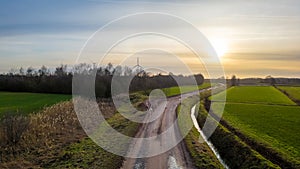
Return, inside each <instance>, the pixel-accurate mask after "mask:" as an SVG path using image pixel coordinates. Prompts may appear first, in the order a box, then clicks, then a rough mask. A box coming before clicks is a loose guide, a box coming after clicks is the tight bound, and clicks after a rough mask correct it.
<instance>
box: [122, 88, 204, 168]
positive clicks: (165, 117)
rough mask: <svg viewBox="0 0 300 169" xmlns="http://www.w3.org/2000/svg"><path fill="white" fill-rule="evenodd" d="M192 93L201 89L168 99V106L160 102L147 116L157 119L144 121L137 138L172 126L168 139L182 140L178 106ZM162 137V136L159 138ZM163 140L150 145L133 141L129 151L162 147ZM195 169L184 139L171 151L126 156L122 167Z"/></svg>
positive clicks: (154, 133)
mask: <svg viewBox="0 0 300 169" xmlns="http://www.w3.org/2000/svg"><path fill="white" fill-rule="evenodd" d="M200 92H201V91H200ZM192 95H199V91H195V92H191V93H187V94H183V95H182V97H180V96H175V97H170V98H168V99H167V101H168V102H167V105H166V108H163V106H161V105H160V104H159V103H158V105H156V106H155V107H154V108H153V111H152V113H149V115H148V114H147V115H146V117H145V118H151V117H150V116H153V115H155V116H156V117H158V118H157V119H156V120H154V121H152V122H150V123H144V124H143V125H142V127H141V128H140V130H139V132H138V133H137V134H136V136H135V137H136V138H147V137H153V136H157V135H159V134H161V133H162V132H164V131H166V130H167V129H169V127H170V126H172V125H173V124H174V128H172V131H171V132H172V133H171V134H170V135H169V137H168V140H169V141H170V142H172V141H176V140H180V138H181V134H180V131H179V128H178V124H177V121H176V118H177V115H176V108H177V106H178V105H179V104H180V102H181V101H180V99H182V100H183V99H185V98H187V97H189V96H192ZM158 139H160V138H158ZM161 141H162V140H157V142H153V143H152V142H151V143H150V144H149V145H145V144H143V142H137V141H136V142H133V143H131V147H130V148H129V151H128V153H132V152H135V153H136V152H141V151H149V150H153V149H156V148H157V149H158V148H161V147H160V146H159V144H161ZM144 168H147V169H193V168H195V167H194V166H193V162H192V159H191V157H190V155H189V153H188V151H187V148H186V146H185V144H184V142H183V141H181V142H179V144H177V145H176V146H175V147H174V148H172V149H170V150H169V151H167V152H165V153H163V154H160V155H157V156H153V157H149V158H126V159H125V161H124V163H123V166H122V169H144Z"/></svg>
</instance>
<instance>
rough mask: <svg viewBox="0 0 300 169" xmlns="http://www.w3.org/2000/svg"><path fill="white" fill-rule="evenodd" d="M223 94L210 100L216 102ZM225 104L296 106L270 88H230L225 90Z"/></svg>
mask: <svg viewBox="0 0 300 169" xmlns="http://www.w3.org/2000/svg"><path fill="white" fill-rule="evenodd" d="M224 94H225V93H224V92H223V93H220V94H219V95H216V96H215V97H213V98H212V99H213V101H218V100H219V98H221V95H224ZM226 102H234V103H259V104H280V105H296V103H294V102H293V101H292V100H290V99H289V98H288V97H287V96H285V95H284V94H283V93H281V92H280V91H279V90H277V89H276V88H274V87H272V86H251V87H250V86H242V87H231V88H230V89H228V90H227V98H226Z"/></svg>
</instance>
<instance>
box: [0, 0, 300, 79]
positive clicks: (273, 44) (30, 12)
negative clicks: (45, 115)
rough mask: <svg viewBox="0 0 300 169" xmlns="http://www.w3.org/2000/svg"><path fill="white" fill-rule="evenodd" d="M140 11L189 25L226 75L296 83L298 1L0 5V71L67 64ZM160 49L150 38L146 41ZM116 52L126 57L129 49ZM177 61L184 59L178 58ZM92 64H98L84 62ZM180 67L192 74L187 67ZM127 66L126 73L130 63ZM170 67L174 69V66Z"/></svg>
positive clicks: (57, 0) (89, 0) (66, 0)
mask: <svg viewBox="0 0 300 169" xmlns="http://www.w3.org/2000/svg"><path fill="white" fill-rule="evenodd" d="M140 12H163V13H169V14H172V15H176V16H178V17H181V18H183V19H185V20H186V21H188V22H190V23H192V24H193V25H195V26H196V27H197V28H198V30H199V31H201V32H202V33H203V34H204V35H205V36H206V37H207V38H208V40H209V41H210V42H211V43H212V45H213V46H214V48H215V50H216V52H217V53H218V54H219V55H220V60H221V62H222V64H223V66H224V69H225V74H226V75H227V76H231V75H233V74H235V75H237V76H238V77H242V78H243V77H250V76H251V77H265V76H267V75H272V76H275V77H300V68H299V66H300V1H299V0H264V1H262V0H251V1H242V0H219V1H217V0H198V1H164V0H162V1H161V0H160V1H158V0H157V1H140V0H129V1H128V0H120V1H117V0H112V1H100V0H43V1H41V0H24V1H21V0H20V1H2V2H1V6H0V21H1V22H0V59H1V62H0V72H7V71H9V70H10V68H19V67H24V68H26V67H29V66H32V67H36V68H38V67H41V66H42V65H46V66H47V67H55V66H57V65H60V64H68V65H72V64H74V63H75V60H76V58H77V56H78V53H79V51H80V49H81V48H82V46H83V45H84V44H85V42H86V40H87V39H88V38H89V37H90V36H91V35H92V34H93V33H94V32H95V31H97V30H98V29H99V28H101V27H102V26H103V25H105V24H106V23H108V22H110V21H111V20H114V19H117V18H119V17H122V16H124V15H128V14H133V13H140ZM124 27H126V25H124ZM119 29H120V31H121V30H122V29H124V28H123V27H120V28H119ZM174 29H178V28H174ZM117 31H118V30H117ZM160 42H162V41H161V40H158V39H155V38H152V40H149V41H147V43H150V44H151V43H153V44H157V43H160ZM128 43H129V42H128ZM164 44H168V43H166V42H164ZM161 45H163V44H161ZM123 47H126V49H127V50H129V51H132V50H134V47H135V44H132V43H131V44H129V45H128V44H127V46H126V44H123ZM154 53H155V52H154ZM179 53H184V51H179ZM139 57H142V56H139ZM158 57H159V58H160V59H161V61H160V63H161V64H166V63H167V62H168V59H167V58H168V57H170V56H167V55H166V56H163V54H162V53H160V54H159V56H158ZM180 57H183V58H184V57H186V58H188V56H186V55H184V54H182V55H181V56H180ZM134 58H136V57H134ZM150 61H151V60H149V59H147V58H145V59H144V60H142V61H141V64H143V62H144V64H146V62H147V64H148V65H149V66H151V63H150ZM91 62H97V60H95V59H94V58H91ZM110 62H114V61H113V60H112V61H110ZM186 62H187V63H188V64H189V66H191V67H192V68H193V69H195V70H197V67H198V65H197V64H193V63H195V62H194V61H189V60H188V59H187V60H186ZM127 64H128V65H129V66H133V65H134V64H135V59H132V60H131V61H128V63H127ZM153 64H157V63H153ZM169 64H170V65H172V66H173V68H176V67H177V63H176V62H174V63H169ZM178 67H180V66H178ZM200 67H201V66H200ZM199 71H201V69H199ZM176 73H181V69H180V68H178V69H177V72H176ZM182 73H184V72H182Z"/></svg>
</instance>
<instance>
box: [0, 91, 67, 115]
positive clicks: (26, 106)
mask: <svg viewBox="0 0 300 169" xmlns="http://www.w3.org/2000/svg"><path fill="white" fill-rule="evenodd" d="M71 97H72V96H71V95H61V94H40V93H13V92H0V116H1V114H2V113H5V112H22V113H31V112H34V111H38V110H41V109H42V108H43V107H45V106H50V105H53V104H55V103H58V102H61V101H65V100H69V99H71Z"/></svg>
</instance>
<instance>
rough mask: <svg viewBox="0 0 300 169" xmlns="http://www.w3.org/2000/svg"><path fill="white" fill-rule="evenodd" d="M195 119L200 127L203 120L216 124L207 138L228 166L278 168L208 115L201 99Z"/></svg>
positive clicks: (258, 168)
mask: <svg viewBox="0 0 300 169" xmlns="http://www.w3.org/2000/svg"><path fill="white" fill-rule="evenodd" d="M197 121H198V123H199V126H200V128H203V126H204V124H205V122H207V123H208V125H209V126H217V127H216V130H215V131H214V133H213V134H212V135H211V136H210V137H209V140H210V141H211V142H212V143H213V145H214V147H215V148H216V149H217V151H218V152H219V154H220V156H221V158H222V159H223V161H224V162H225V163H226V164H227V165H228V166H229V167H230V168H241V169H243V168H244V169H248V168H257V169H260V168H279V167H278V166H277V165H275V164H273V163H272V162H270V161H269V160H267V159H265V158H264V157H263V156H261V155H260V154H259V153H257V152H256V151H254V150H253V149H252V148H251V147H249V146H248V145H247V144H245V143H244V142H243V141H242V140H241V139H239V138H238V137H237V136H236V135H235V134H234V133H232V132H230V131H229V130H228V129H227V128H225V127H224V126H222V125H221V124H218V123H217V121H215V120H214V118H213V117H212V116H210V115H208V112H207V111H206V110H205V108H204V103H203V101H201V103H200V106H199V114H198V117H197Z"/></svg>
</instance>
